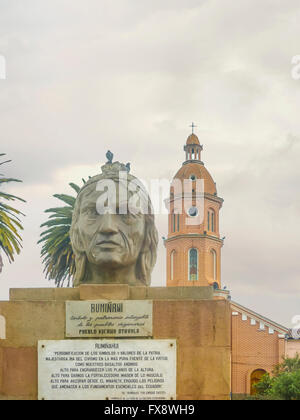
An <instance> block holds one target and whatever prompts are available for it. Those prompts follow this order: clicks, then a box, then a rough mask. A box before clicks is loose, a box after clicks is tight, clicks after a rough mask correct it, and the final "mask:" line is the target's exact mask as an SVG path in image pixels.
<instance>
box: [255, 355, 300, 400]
mask: <svg viewBox="0 0 300 420" xmlns="http://www.w3.org/2000/svg"><path fill="white" fill-rule="evenodd" d="M255 388H256V390H257V397H258V399H261V398H265V399H278V400H287V401H292V400H297V401H299V400H300V357H299V355H298V354H297V355H296V357H294V358H288V357H287V358H284V359H283V362H282V363H280V364H279V365H277V366H276V367H275V369H274V371H273V373H272V375H269V374H268V373H267V374H266V375H264V376H263V377H262V379H261V381H260V382H258V383H257V384H256V385H255Z"/></svg>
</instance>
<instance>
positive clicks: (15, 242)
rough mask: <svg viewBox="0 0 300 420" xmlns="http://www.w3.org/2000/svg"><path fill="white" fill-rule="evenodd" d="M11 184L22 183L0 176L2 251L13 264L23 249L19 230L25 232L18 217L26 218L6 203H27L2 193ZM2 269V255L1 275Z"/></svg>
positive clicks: (0, 260)
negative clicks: (15, 257)
mask: <svg viewBox="0 0 300 420" xmlns="http://www.w3.org/2000/svg"><path fill="white" fill-rule="evenodd" d="M3 156H5V153H0V157H1V158H2V157H3ZM9 162H11V160H6V161H4V162H0V165H4V164H5V163H9ZM10 182H22V181H20V180H19V179H15V178H6V177H5V176H4V175H2V174H0V251H1V250H2V251H3V252H4V254H5V255H6V256H7V258H8V261H9V262H10V263H12V262H13V261H14V256H15V254H19V253H20V252H21V248H22V244H21V242H22V238H21V236H20V234H19V233H18V230H23V226H22V225H21V220H20V219H19V217H18V216H20V215H23V216H24V214H23V213H22V212H20V211H19V210H17V209H15V208H13V207H11V206H10V205H8V204H7V203H6V202H7V201H16V200H19V201H23V202H25V200H23V199H22V198H19V197H16V196H15V195H12V194H8V193H5V192H4V191H1V187H2V186H5V185H6V184H8V183H10ZM2 267H3V260H2V257H1V255H0V273H1V271H2Z"/></svg>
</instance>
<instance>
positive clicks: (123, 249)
mask: <svg viewBox="0 0 300 420" xmlns="http://www.w3.org/2000/svg"><path fill="white" fill-rule="evenodd" d="M70 238H71V243H72V247H73V251H74V254H75V263H76V275H75V279H74V286H78V285H79V284H113V283H114V284H129V285H132V286H138V285H140V286H141V285H146V286H149V285H150V283H151V272H152V270H153V267H154V265H155V262H156V251H157V243H158V234H157V230H156V227H155V224H154V215H153V211H152V205H151V201H150V197H149V195H148V194H147V192H146V191H145V189H144V188H143V186H142V184H141V183H140V181H139V180H138V179H137V178H135V177H134V176H132V175H130V174H129V167H128V165H127V166H125V165H123V164H120V163H119V162H114V163H111V162H108V163H107V164H106V165H104V166H103V167H102V174H100V175H97V176H95V177H93V178H91V179H90V180H89V181H88V182H87V183H86V184H85V185H84V186H83V188H82V189H81V191H80V192H79V194H78V196H77V200H76V203H75V209H74V213H73V220H72V226H71V231H70Z"/></svg>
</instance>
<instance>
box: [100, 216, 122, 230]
mask: <svg viewBox="0 0 300 420" xmlns="http://www.w3.org/2000/svg"><path fill="white" fill-rule="evenodd" d="M99 233H102V234H105V235H113V234H115V233H118V225H117V223H116V220H115V217H114V215H113V214H108V213H107V214H104V215H103V216H102V217H101V224H100V227H99Z"/></svg>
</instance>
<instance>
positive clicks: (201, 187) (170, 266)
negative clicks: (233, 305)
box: [165, 133, 223, 289]
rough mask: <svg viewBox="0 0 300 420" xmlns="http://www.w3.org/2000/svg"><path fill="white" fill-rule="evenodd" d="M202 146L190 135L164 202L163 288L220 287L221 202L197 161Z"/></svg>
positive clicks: (210, 180)
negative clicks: (164, 265)
mask: <svg viewBox="0 0 300 420" xmlns="http://www.w3.org/2000/svg"><path fill="white" fill-rule="evenodd" d="M202 150H203V146H202V145H201V144H200V142H199V139H198V137H197V136H196V135H195V134H194V133H192V134H191V135H190V136H189V137H188V139H187V141H186V144H185V146H184V151H185V161H184V162H183V164H182V167H181V168H180V169H179V171H178V172H177V173H176V175H175V176H174V178H173V183H172V186H171V189H170V197H169V199H168V203H167V204H168V210H169V220H168V237H167V239H165V247H166V254H167V286H214V288H216V289H220V288H221V248H222V246H223V240H222V239H220V233H219V211H220V209H221V207H222V204H223V199H222V198H220V197H218V195H217V189H216V184H215V182H214V180H213V178H212V177H211V175H210V173H209V172H208V170H207V169H206V168H205V166H204V163H203V162H202V160H201V152H202Z"/></svg>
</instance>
